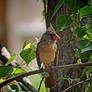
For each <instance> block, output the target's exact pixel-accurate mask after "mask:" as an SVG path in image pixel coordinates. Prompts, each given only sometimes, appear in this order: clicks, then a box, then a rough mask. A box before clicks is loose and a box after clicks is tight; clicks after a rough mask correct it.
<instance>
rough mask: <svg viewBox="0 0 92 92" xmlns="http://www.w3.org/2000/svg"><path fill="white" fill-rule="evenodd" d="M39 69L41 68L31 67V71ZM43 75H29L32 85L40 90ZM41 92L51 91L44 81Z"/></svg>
mask: <svg viewBox="0 0 92 92" xmlns="http://www.w3.org/2000/svg"><path fill="white" fill-rule="evenodd" d="M37 69H39V68H38V67H31V71H34V70H37ZM42 77H43V76H42V75H41V74H35V75H32V76H29V79H30V81H31V83H32V85H33V86H34V88H36V89H37V90H38V87H39V84H40V82H41V80H42ZM40 92H50V90H49V89H47V88H46V87H45V82H44V81H43V82H42V85H41V89H40Z"/></svg>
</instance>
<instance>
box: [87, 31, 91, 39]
mask: <svg viewBox="0 0 92 92" xmlns="http://www.w3.org/2000/svg"><path fill="white" fill-rule="evenodd" d="M87 36H88V38H89V39H91V40H92V34H91V33H90V32H88V31H87Z"/></svg>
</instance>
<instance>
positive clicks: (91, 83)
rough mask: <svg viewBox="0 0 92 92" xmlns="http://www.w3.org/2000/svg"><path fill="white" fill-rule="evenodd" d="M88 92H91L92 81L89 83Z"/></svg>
mask: <svg viewBox="0 0 92 92" xmlns="http://www.w3.org/2000/svg"><path fill="white" fill-rule="evenodd" d="M88 92H92V81H91V82H90V87H89V88H88Z"/></svg>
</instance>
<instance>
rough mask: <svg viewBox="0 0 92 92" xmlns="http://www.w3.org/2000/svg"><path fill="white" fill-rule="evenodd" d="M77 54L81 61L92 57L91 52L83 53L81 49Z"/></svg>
mask: <svg viewBox="0 0 92 92" xmlns="http://www.w3.org/2000/svg"><path fill="white" fill-rule="evenodd" d="M77 54H78V55H79V56H80V59H89V57H90V56H91V52H90V51H86V52H84V53H82V52H81V50H80V49H78V50H77Z"/></svg>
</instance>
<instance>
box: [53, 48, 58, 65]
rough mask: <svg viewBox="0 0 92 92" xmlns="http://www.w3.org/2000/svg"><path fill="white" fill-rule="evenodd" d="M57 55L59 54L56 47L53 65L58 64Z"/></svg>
mask: <svg viewBox="0 0 92 92" xmlns="http://www.w3.org/2000/svg"><path fill="white" fill-rule="evenodd" d="M58 56H59V50H58V49H57V51H56V53H55V60H54V65H55V66H56V65H58Z"/></svg>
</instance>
